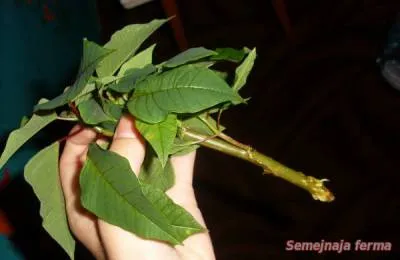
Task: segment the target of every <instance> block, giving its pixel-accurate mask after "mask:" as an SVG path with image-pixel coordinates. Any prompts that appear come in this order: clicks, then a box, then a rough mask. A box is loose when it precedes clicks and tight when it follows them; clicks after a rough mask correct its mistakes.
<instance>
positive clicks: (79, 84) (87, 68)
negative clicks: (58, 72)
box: [34, 39, 113, 111]
mask: <svg viewBox="0 0 400 260" xmlns="http://www.w3.org/2000/svg"><path fill="white" fill-rule="evenodd" d="M112 52H113V50H109V49H105V48H102V47H101V46H99V45H97V44H96V43H94V42H91V41H88V40H86V39H84V40H83V58H82V61H81V65H80V68H79V73H78V76H77V79H76V81H75V83H74V85H73V86H72V87H70V88H68V90H67V91H65V92H64V93H63V94H61V95H60V96H58V97H56V98H54V99H52V100H50V101H49V102H47V103H43V104H39V105H36V106H35V108H34V111H38V110H51V109H54V108H56V107H59V106H62V105H65V104H67V103H68V102H70V101H73V100H74V99H75V98H77V97H78V96H79V95H80V94H81V93H82V91H83V90H84V89H85V87H86V85H87V83H88V81H89V79H90V78H91V77H92V74H93V72H94V70H95V69H96V66H97V65H98V64H99V63H100V61H101V60H103V59H104V58H105V57H107V56H108V55H110V53H112Z"/></svg>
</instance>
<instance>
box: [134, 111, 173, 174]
mask: <svg viewBox="0 0 400 260" xmlns="http://www.w3.org/2000/svg"><path fill="white" fill-rule="evenodd" d="M136 127H137V129H138V130H139V132H140V133H141V134H142V136H143V137H144V138H145V139H146V140H147V141H148V142H149V143H150V145H151V146H152V147H153V149H154V151H155V152H156V154H157V155H158V158H159V159H160V162H161V165H162V167H164V166H165V164H166V163H167V160H168V155H169V153H170V150H171V146H172V144H173V142H174V139H175V136H176V132H177V130H178V120H177V119H176V115H174V114H170V115H168V116H167V118H166V119H165V120H164V121H162V122H160V123H155V124H148V123H146V122H143V121H140V120H136Z"/></svg>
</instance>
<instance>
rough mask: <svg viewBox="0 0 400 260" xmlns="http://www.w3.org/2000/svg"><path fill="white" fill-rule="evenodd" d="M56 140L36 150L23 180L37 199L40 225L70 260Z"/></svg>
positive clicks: (71, 240) (72, 246) (71, 252)
mask: <svg viewBox="0 0 400 260" xmlns="http://www.w3.org/2000/svg"><path fill="white" fill-rule="evenodd" d="M59 148H60V147H59V143H58V142H55V143H53V144H52V145H50V146H48V147H46V148H44V149H43V150H41V151H40V152H38V153H37V154H36V155H35V156H34V157H32V159H31V160H30V161H29V162H28V163H27V164H26V166H25V174H24V175H25V179H26V181H27V182H28V183H29V184H30V185H31V186H32V188H33V191H34V192H35V194H36V196H37V197H38V199H39V200H40V216H41V217H42V218H43V224H42V225H43V227H44V229H45V230H46V231H47V232H48V233H49V234H50V236H51V237H52V238H53V239H54V240H56V241H57V243H58V244H59V245H60V246H61V247H62V248H63V249H64V250H65V252H67V254H68V255H69V257H70V258H71V259H74V251H75V240H74V238H73V237H72V235H71V232H70V231H69V227H68V221H67V216H66V212H65V203H64V196H63V192H62V189H61V183H60V178H59V174H58V154H59Z"/></svg>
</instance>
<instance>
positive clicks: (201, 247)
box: [60, 117, 215, 260]
mask: <svg viewBox="0 0 400 260" xmlns="http://www.w3.org/2000/svg"><path fill="white" fill-rule="evenodd" d="M79 128H80V126H76V127H74V128H73V129H72V130H71V133H77V134H72V136H71V137H70V138H69V139H68V140H67V142H66V144H65V148H64V151H63V153H62V156H61V159H60V175H61V184H62V188H63V192H64V197H65V201H66V210H67V216H68V222H69V226H70V228H71V230H72V232H73V233H74V235H75V236H76V237H77V238H78V239H79V240H80V241H81V242H82V243H83V245H85V246H86V247H87V248H88V249H89V251H91V252H92V254H93V255H94V256H95V257H96V258H97V259H118V260H122V259H138V260H141V259H191V260H192V259H193V260H195V259H214V258H215V257H214V253H213V249H212V244H211V240H210V237H209V235H208V233H199V234H196V235H193V236H191V237H189V238H188V239H186V240H185V241H184V243H183V245H179V246H176V247H172V246H170V245H168V244H166V243H163V242H160V241H153V240H144V239H142V238H140V237H138V236H136V235H134V234H132V233H130V232H127V231H125V230H123V229H121V228H119V227H117V226H114V225H111V224H109V223H107V222H105V221H103V220H101V219H98V218H97V217H96V216H94V215H93V214H91V213H90V212H88V211H86V210H85V209H84V208H83V207H82V206H81V204H80V200H79V198H80V194H79V183H78V182H79V178H78V177H79V172H80V169H81V167H82V164H83V162H84V160H85V157H86V153H87V150H88V145H89V143H91V142H93V141H98V140H97V139H96V133H95V132H94V131H92V130H90V129H81V130H80V129H79ZM110 150H111V151H114V152H116V153H118V154H120V155H122V156H124V157H126V158H127V159H128V161H129V162H130V164H131V168H132V170H133V171H134V172H135V173H139V171H140V167H141V164H142V162H143V159H144V155H145V145H144V142H143V140H142V138H141V137H140V135H139V134H138V132H137V131H136V130H135V128H134V120H133V119H132V118H129V117H123V118H122V119H121V120H120V123H119V125H118V127H117V130H116V134H115V136H114V139H113V141H112V144H111V147H110ZM194 159H195V153H194V152H193V153H191V154H188V155H185V156H180V157H175V158H172V165H173V167H174V170H175V176H176V177H175V185H174V186H173V187H172V188H171V189H170V190H168V191H167V194H168V195H169V197H170V198H171V199H172V200H173V201H175V203H177V204H179V205H180V206H182V207H183V208H185V209H186V210H187V211H188V212H189V213H191V214H192V215H193V217H194V218H196V220H197V221H198V222H199V223H200V224H202V225H203V226H205V223H204V220H203V218H202V215H201V212H200V210H199V208H198V207H197V203H196V199H195V196H194V192H193V187H192V178H193V166H194Z"/></svg>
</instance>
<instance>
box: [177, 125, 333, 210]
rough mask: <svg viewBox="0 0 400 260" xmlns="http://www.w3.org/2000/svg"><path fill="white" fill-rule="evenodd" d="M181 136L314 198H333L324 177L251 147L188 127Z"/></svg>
mask: <svg viewBox="0 0 400 260" xmlns="http://www.w3.org/2000/svg"><path fill="white" fill-rule="evenodd" d="M180 135H181V137H182V138H183V139H184V140H186V141H199V144H200V145H202V146H205V147H208V148H211V149H214V150H217V151H220V152H223V153H225V154H229V155H232V156H234V157H237V158H241V159H243V160H246V161H248V162H251V163H253V164H255V165H258V166H260V167H261V168H263V169H264V172H265V173H270V174H273V175H274V176H276V177H279V178H282V179H284V180H286V181H288V182H290V183H293V184H294V185H296V186H298V187H300V188H303V189H305V190H307V191H308V192H309V193H310V194H311V195H312V197H313V198H314V199H315V200H320V201H323V202H330V201H333V200H334V199H335V197H334V196H333V194H332V193H331V192H330V191H329V190H328V189H327V188H326V187H325V186H324V182H325V181H327V180H326V179H322V180H319V179H316V178H314V177H312V176H306V175H304V174H303V173H301V172H298V171H295V170H292V169H290V168H288V167H286V166H284V165H283V164H281V163H279V162H277V161H275V160H274V159H272V158H270V157H268V156H265V155H264V154H261V153H259V152H257V151H256V150H254V149H253V148H251V147H250V146H246V147H243V145H241V146H235V145H234V144H232V143H230V142H227V141H225V140H223V139H219V138H212V139H208V138H207V136H205V135H201V134H198V133H195V132H193V131H191V130H189V129H185V128H182V129H181V133H180Z"/></svg>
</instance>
